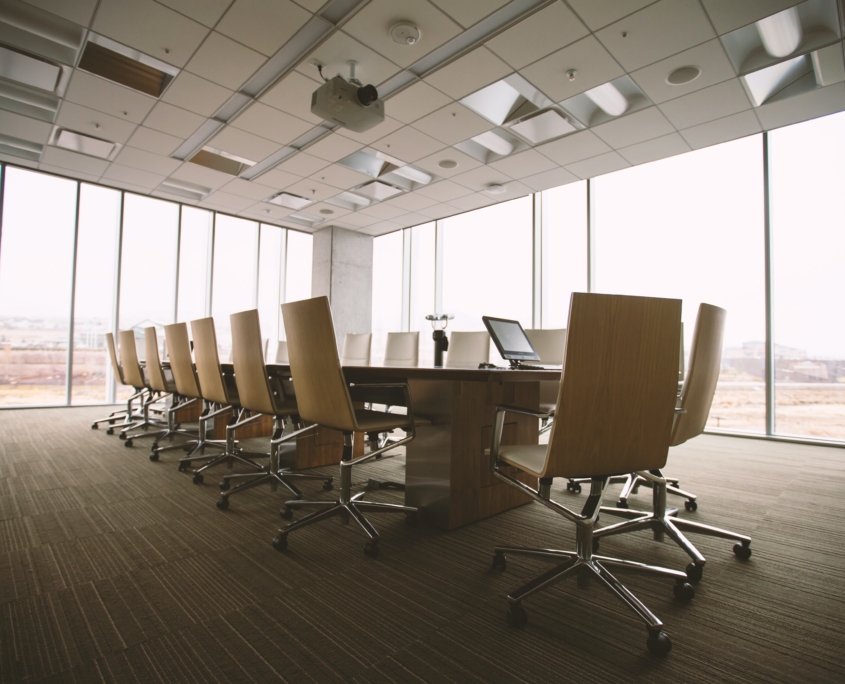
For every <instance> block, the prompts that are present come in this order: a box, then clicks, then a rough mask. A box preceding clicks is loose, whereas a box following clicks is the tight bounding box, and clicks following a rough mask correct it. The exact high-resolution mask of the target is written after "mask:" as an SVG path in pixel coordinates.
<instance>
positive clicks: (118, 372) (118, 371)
mask: <svg viewBox="0 0 845 684" xmlns="http://www.w3.org/2000/svg"><path fill="white" fill-rule="evenodd" d="M106 346H107V347H108V348H109V358H110V359H111V368H112V370H113V371H114V378H115V380H117V381H118V382H119V383H120V384H121V385H126V384H127V382H126V381H125V380H124V379H123V369H122V368H121V367H120V363H119V362H118V360H117V350H116V349H115V347H114V334H113V333H106Z"/></svg>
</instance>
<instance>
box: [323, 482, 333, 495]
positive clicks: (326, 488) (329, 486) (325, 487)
mask: <svg viewBox="0 0 845 684" xmlns="http://www.w3.org/2000/svg"><path fill="white" fill-rule="evenodd" d="M333 489H334V485H333V484H332V481H331V480H326V481H325V482H324V483H323V491H324V492H330V491H332V490H333Z"/></svg>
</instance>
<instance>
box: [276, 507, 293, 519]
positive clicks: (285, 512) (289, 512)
mask: <svg viewBox="0 0 845 684" xmlns="http://www.w3.org/2000/svg"><path fill="white" fill-rule="evenodd" d="M279 515H280V516H281V518H282V520H291V519H292V518H293V509H291V508H283V509H282V510H280V511H279Z"/></svg>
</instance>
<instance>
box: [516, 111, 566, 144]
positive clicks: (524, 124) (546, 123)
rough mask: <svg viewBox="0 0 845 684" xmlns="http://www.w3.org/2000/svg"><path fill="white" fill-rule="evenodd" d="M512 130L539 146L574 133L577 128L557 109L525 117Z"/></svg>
mask: <svg viewBox="0 0 845 684" xmlns="http://www.w3.org/2000/svg"><path fill="white" fill-rule="evenodd" d="M511 130H514V131H516V132H517V133H519V134H520V135H521V136H522V137H523V138H526V139H527V140H528V141H529V142H530V143H531V144H532V145H537V144H539V143H541V142H546V141H547V140H552V139H553V138H559V137H560V136H562V135H566V134H567V133H572V132H573V131H574V130H576V129H575V126H573V125H572V123H571V122H569V121H567V119H566V117H565V116H564V115H563V114H562V113H561V112H560V111H558V110H557V109H547V110H545V111H543V112H540V113H539V114H534V115H533V116H528V117H525V118H524V119H521V120H520V121H518V122H517V123H515V124H512V125H511Z"/></svg>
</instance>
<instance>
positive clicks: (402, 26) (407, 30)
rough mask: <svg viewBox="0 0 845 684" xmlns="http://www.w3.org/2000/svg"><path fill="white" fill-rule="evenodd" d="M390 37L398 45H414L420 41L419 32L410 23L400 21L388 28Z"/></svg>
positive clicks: (414, 25)
mask: <svg viewBox="0 0 845 684" xmlns="http://www.w3.org/2000/svg"><path fill="white" fill-rule="evenodd" d="M390 37H391V38H392V39H393V42H394V43H399V45H414V44H415V43H416V42H417V41H418V40H419V39H420V30H419V29H418V28H417V26H416V24H413V23H411V22H410V21H400V22H397V23H395V24H393V26H391V27H390Z"/></svg>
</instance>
